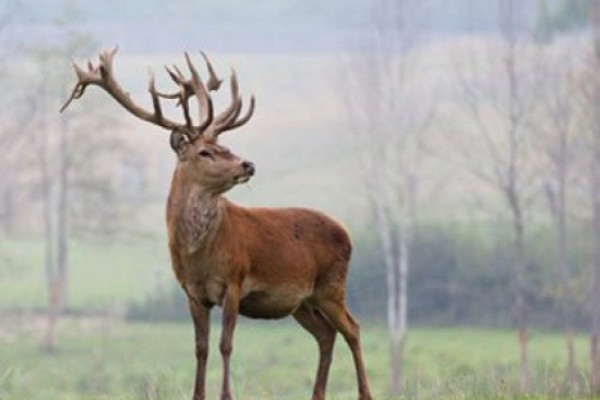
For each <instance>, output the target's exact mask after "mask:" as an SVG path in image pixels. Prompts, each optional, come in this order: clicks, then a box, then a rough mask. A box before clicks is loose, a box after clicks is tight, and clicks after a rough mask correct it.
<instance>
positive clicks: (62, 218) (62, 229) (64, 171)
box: [56, 117, 69, 312]
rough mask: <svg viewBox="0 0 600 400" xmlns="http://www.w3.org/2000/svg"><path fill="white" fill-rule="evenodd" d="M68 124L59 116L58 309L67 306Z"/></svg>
mask: <svg viewBox="0 0 600 400" xmlns="http://www.w3.org/2000/svg"><path fill="white" fill-rule="evenodd" d="M68 130H69V124H68V120H67V118H66V117H62V118H61V130H60V156H59V157H60V166H59V182H58V205H57V207H58V209H57V218H58V221H57V243H56V245H57V254H56V257H57V260H56V261H57V288H56V290H57V296H58V299H57V301H58V311H59V312H62V311H64V310H65V309H66V308H67V307H68V306H69V259H68V256H69V253H68V250H69V247H68V246H69V236H68V235H69V232H68V207H69V204H68V200H69V197H68V195H69V193H68V188H69V182H68V179H69V177H68V173H69V142H68Z"/></svg>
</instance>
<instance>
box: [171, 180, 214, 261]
mask: <svg viewBox="0 0 600 400" xmlns="http://www.w3.org/2000/svg"><path fill="white" fill-rule="evenodd" d="M177 175H179V174H177V173H176V174H175V176H174V180H173V184H172V187H171V193H170V196H169V197H170V200H169V203H170V204H169V208H173V209H171V210H170V214H171V215H172V217H174V218H173V219H174V221H173V222H175V229H176V231H177V236H178V237H179V238H180V240H181V241H183V242H184V243H185V247H186V248H187V251H188V253H189V254H191V253H195V252H197V251H199V250H201V249H202V248H205V247H206V244H207V243H208V242H209V241H210V240H211V238H213V237H214V235H215V233H216V232H217V230H218V228H219V226H220V224H221V221H222V217H223V214H224V213H225V205H224V203H225V199H224V198H223V197H222V196H221V195H216V194H214V193H211V192H209V191H207V190H206V189H204V188H203V187H201V186H200V185H198V184H196V183H193V182H190V180H188V179H185V177H182V176H177ZM178 178H184V179H178ZM171 199H172V200H171Z"/></svg>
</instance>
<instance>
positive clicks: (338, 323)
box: [315, 281, 372, 400]
mask: <svg viewBox="0 0 600 400" xmlns="http://www.w3.org/2000/svg"><path fill="white" fill-rule="evenodd" d="M315 296H316V300H317V305H318V307H319V308H320V309H321V311H322V312H323V314H324V315H325V317H327V319H328V320H329V321H330V322H331V324H333V326H334V327H335V329H336V330H337V331H339V332H340V333H341V334H342V336H343V337H344V339H345V340H346V343H348V346H349V347H350V350H351V351H352V356H353V358H354V365H355V367H356V375H357V378H358V394H359V399H360V400H371V399H372V397H371V393H370V391H369V383H368V381H367V374H366V372H365V366H364V362H363V358H362V351H361V346H360V327H359V325H358V323H357V322H356V320H355V319H354V317H353V316H352V314H350V311H349V310H348V306H347V305H346V300H345V289H344V282H339V281H338V282H337V284H334V283H333V282H332V283H329V285H327V286H325V287H322V288H319V289H318V292H317V293H315Z"/></svg>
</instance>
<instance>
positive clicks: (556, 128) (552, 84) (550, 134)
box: [537, 46, 580, 391]
mask: <svg viewBox="0 0 600 400" xmlns="http://www.w3.org/2000/svg"><path fill="white" fill-rule="evenodd" d="M569 47H571V46H569ZM555 53H556V52H550V53H549V54H548V55H547V56H546V57H545V58H544V59H545V60H546V62H545V63H544V65H545V67H544V68H542V69H539V70H538V73H539V74H540V76H541V77H542V80H543V81H544V82H546V84H544V85H543V86H542V87H543V88H544V92H543V93H542V96H540V98H541V99H542V109H541V113H540V116H539V118H538V120H539V123H538V124H537V125H538V126H539V129H538V130H539V132H540V133H544V134H543V135H541V143H540V148H543V149H544V150H545V154H546V159H547V162H548V167H549V168H547V169H546V168H544V169H545V170H547V173H546V176H547V178H546V185H545V191H546V196H547V198H548V205H549V209H550V215H551V217H552V221H553V224H554V231H555V233H556V235H555V243H556V245H555V251H556V264H555V269H556V286H557V300H558V303H559V307H560V319H561V323H562V326H563V329H564V333H565V340H566V350H567V376H568V378H569V381H570V384H571V390H574V391H577V390H578V389H577V380H578V372H577V365H576V361H575V343H574V332H573V331H574V321H573V314H574V311H575V310H574V307H573V293H572V291H571V285H570V283H571V277H572V267H571V265H570V262H569V257H568V253H569V248H570V236H569V229H568V225H569V224H568V222H569V221H568V220H569V189H570V187H571V186H572V183H573V180H572V172H573V167H574V164H575V160H576V158H575V154H576V150H577V147H579V146H578V144H577V142H576V139H577V136H576V135H577V131H578V130H577V124H576V122H577V118H578V116H579V107H580V106H579V104H578V102H575V101H573V98H575V97H576V91H577V87H576V85H575V81H576V80H575V74H576V69H575V66H574V64H573V57H572V51H559V52H558V54H555Z"/></svg>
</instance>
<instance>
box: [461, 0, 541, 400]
mask: <svg viewBox="0 0 600 400" xmlns="http://www.w3.org/2000/svg"><path fill="white" fill-rule="evenodd" d="M522 7H523V6H522V4H520V3H519V2H518V1H516V0H499V1H498V11H499V13H498V15H499V16H500V20H499V23H500V35H499V38H498V39H497V40H494V39H489V38H486V39H481V42H476V43H472V44H471V46H472V47H471V48H469V49H468V52H469V54H470V57H462V58H461V59H460V60H458V59H457V62H456V67H457V68H456V69H457V76H458V82H459V92H460V96H461V98H462V100H463V102H462V105H463V107H464V110H465V112H466V115H467V116H468V117H469V120H470V121H471V124H470V125H471V126H472V127H473V129H472V132H473V133H474V135H473V136H470V139H469V140H470V141H469V143H468V144H467V145H466V146H462V147H461V148H460V149H458V150H459V151H458V152H457V154H458V155H459V156H460V158H461V159H460V161H459V162H460V164H461V165H463V166H464V167H465V168H466V169H467V170H468V171H469V172H471V173H472V174H473V176H475V177H476V178H477V179H479V180H480V181H482V182H484V183H485V184H487V185H488V187H489V188H491V189H492V190H493V191H495V192H496V193H497V194H499V195H500V196H501V198H502V201H503V204H504V206H505V209H506V210H507V211H508V214H509V217H510V222H511V228H512V233H513V238H512V245H511V249H512V268H511V277H512V287H513V294H514V296H513V304H512V311H513V317H514V322H515V325H516V328H517V337H518V344H519V354H520V386H521V390H522V391H523V392H528V391H529V390H530V388H531V383H530V380H531V378H530V370H529V355H528V322H527V320H528V318H527V304H526V292H527V285H526V272H527V271H526V270H527V258H526V249H525V228H526V221H527V218H526V211H527V206H528V204H529V203H530V199H531V196H532V194H533V191H532V190H531V189H532V188H533V187H534V184H535V180H536V175H537V172H538V171H537V170H536V168H535V166H534V165H532V164H531V161H532V160H533V158H532V157H530V156H531V152H532V150H533V147H532V145H531V144H532V140H531V139H532V138H531V136H532V133H533V132H532V127H531V118H532V115H533V112H534V110H535V108H536V107H537V96H536V93H537V92H538V91H539V82H538V77H537V76H536V63H537V62H539V57H535V52H536V46H535V45H534V44H533V43H531V42H527V41H523V39H522V38H523V37H526V36H525V35H523V31H522V24H521V19H520V17H521V16H522V14H521V12H522V11H523V10H522ZM482 45H483V48H482V47H481V46H482ZM465 58H466V60H465ZM465 61H466V62H465Z"/></svg>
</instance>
